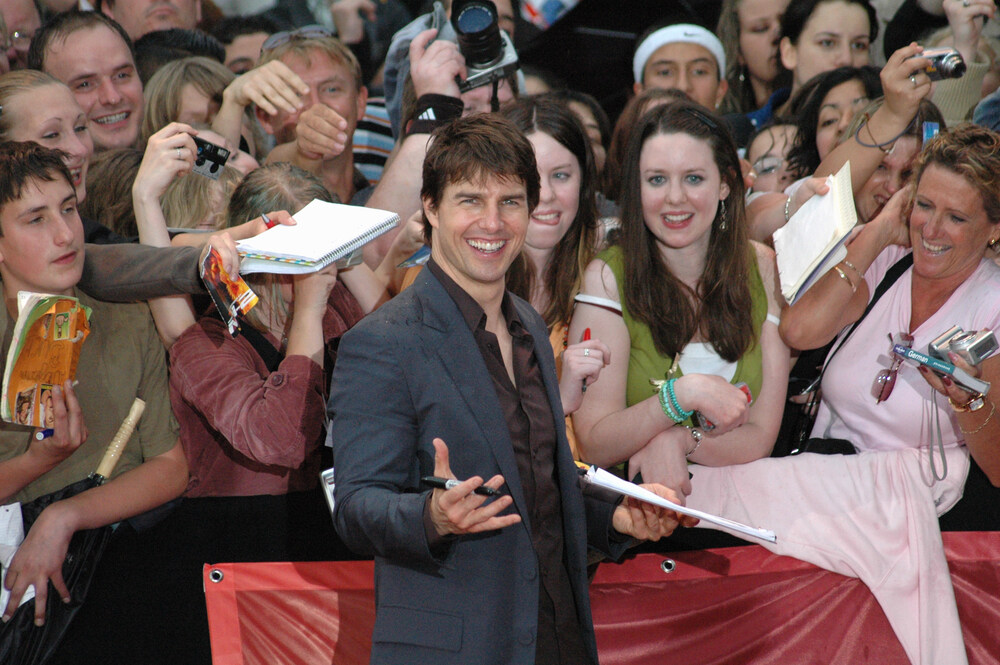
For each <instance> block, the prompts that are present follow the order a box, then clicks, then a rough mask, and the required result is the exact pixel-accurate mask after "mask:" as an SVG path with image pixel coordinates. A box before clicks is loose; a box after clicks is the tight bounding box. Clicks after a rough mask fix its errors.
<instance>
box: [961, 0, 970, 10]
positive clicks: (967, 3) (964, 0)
mask: <svg viewBox="0 0 1000 665" xmlns="http://www.w3.org/2000/svg"><path fill="white" fill-rule="evenodd" d="M962 6H963V7H965V8H968V7H969V0H962Z"/></svg>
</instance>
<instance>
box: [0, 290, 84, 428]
mask: <svg viewBox="0 0 1000 665" xmlns="http://www.w3.org/2000/svg"><path fill="white" fill-rule="evenodd" d="M17 307H18V315H17V323H16V324H15V325H14V334H13V338H12V341H11V343H10V348H9V350H8V352H7V364H6V365H5V366H4V374H3V395H2V397H0V418H2V419H3V420H5V421H7V422H12V423H17V424H19V425H30V426H33V427H52V426H53V423H54V422H55V421H54V419H55V412H54V411H53V410H52V398H51V391H52V386H58V385H62V384H63V382H65V381H72V380H73V378H74V377H75V376H76V366H77V363H78V362H79V360H80V349H81V348H82V347H83V341H84V340H85V339H87V335H89V334H90V308H89V307H87V306H85V305H81V304H80V301H79V300H77V299H76V298H73V297H70V296H58V295H49V294H46V293H30V292H28V291H19V292H18V294H17Z"/></svg>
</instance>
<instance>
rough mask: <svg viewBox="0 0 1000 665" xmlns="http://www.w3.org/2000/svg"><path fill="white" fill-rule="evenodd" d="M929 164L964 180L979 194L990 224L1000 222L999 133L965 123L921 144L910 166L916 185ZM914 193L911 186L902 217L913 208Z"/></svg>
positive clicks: (907, 217) (907, 216)
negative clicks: (919, 151)
mask: <svg viewBox="0 0 1000 665" xmlns="http://www.w3.org/2000/svg"><path fill="white" fill-rule="evenodd" d="M931 164H936V165H937V166H940V167H942V168H945V169H948V170H949V171H952V172H953V173H957V174H958V175H960V176H962V177H963V178H965V179H966V180H968V181H969V184H970V185H972V186H973V187H975V188H976V189H977V190H979V195H980V196H982V197H983V209H984V210H985V211H986V217H987V218H988V219H989V220H990V223H991V224H998V223H1000V134H997V133H996V132H994V131H993V130H990V129H986V128H985V127H980V126H979V125H973V124H969V123H965V124H962V125H959V126H958V127H956V128H955V129H952V130H951V131H948V132H941V133H940V134H938V135H937V136H935V137H934V138H933V139H931V140H930V141H928V142H927V143H925V144H924V149H923V151H922V152H921V153H920V156H919V157H917V161H916V164H915V165H914V169H913V170H914V176H913V182H915V183H917V184H919V183H920V178H922V177H923V175H924V171H925V170H927V167H928V166H930V165H931ZM916 192H917V190H916V188H914V190H913V194H912V196H911V197H910V201H909V203H908V205H907V210H906V219H909V217H910V212H911V211H912V210H913V197H915V196H916Z"/></svg>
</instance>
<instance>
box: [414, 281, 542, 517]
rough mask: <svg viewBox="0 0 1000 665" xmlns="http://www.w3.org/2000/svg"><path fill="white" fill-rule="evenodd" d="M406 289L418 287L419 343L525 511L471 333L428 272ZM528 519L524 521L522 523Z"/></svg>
mask: <svg viewBox="0 0 1000 665" xmlns="http://www.w3.org/2000/svg"><path fill="white" fill-rule="evenodd" d="M410 288H414V289H418V290H417V293H418V294H419V298H420V300H421V303H422V323H423V326H422V329H421V336H422V337H423V341H424V343H425V344H426V345H427V347H428V348H431V349H433V350H434V352H435V353H436V354H437V356H438V358H439V359H440V360H441V364H442V365H443V366H444V369H445V371H446V372H447V374H448V377H449V379H451V382H452V383H453V384H454V385H455V387H456V389H457V390H458V392H459V394H461V395H462V399H463V400H464V401H465V406H466V408H467V409H468V411H469V414H470V415H471V417H472V419H473V420H475V422H476V423H477V425H478V426H479V429H480V431H481V432H482V435H483V437H482V438H483V441H484V442H485V443H486V445H487V447H488V448H489V450H490V452H491V453H492V455H493V457H494V459H495V460H496V463H497V466H498V467H499V469H500V473H501V474H502V475H503V477H504V481H505V482H506V484H507V488H508V491H509V492H510V494H511V496H512V497H513V499H514V503H515V505H516V507H517V510H518V512H519V513H521V514H522V515H528V511H527V505H526V503H525V499H524V490H523V487H522V486H521V474H520V473H519V472H518V470H517V460H516V459H515V458H514V446H513V443H512V442H511V440H510V430H509V429H508V428H507V422H506V421H505V420H504V418H503V409H502V408H501V407H500V400H499V399H497V393H496V389H495V388H494V386H493V378H492V377H491V376H490V373H489V371H488V370H487V369H486V363H485V362H484V361H483V356H482V354H481V353H480V351H479V347H478V346H477V345H476V341H475V338H474V337H473V336H472V331H470V330H469V328H468V326H466V324H465V321H464V320H463V319H462V315H461V313H460V312H459V310H458V306H457V305H455V302H454V301H453V300H452V299H451V297H450V296H449V295H448V293H447V292H446V291H445V290H444V287H442V286H441V284H440V282H438V281H437V279H436V278H435V277H434V276H433V275H432V274H431V272H430V271H429V270H426V269H425V270H422V271H421V272H420V275H419V276H418V277H417V281H416V282H414V284H413V286H412V287H410ZM485 480H489V479H488V478H486V479H485ZM528 522H529V520H524V524H525V526H526V527H528ZM528 528H529V531H530V527H528Z"/></svg>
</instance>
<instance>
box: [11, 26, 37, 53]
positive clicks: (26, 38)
mask: <svg viewBox="0 0 1000 665" xmlns="http://www.w3.org/2000/svg"><path fill="white" fill-rule="evenodd" d="M34 36H35V33H33V32H32V33H27V32H21V31H20V30H15V31H14V32H12V33H10V43H11V44H12V45H13V46H14V48H16V49H17V50H18V51H27V50H28V47H29V46H31V40H32V39H33V38H34Z"/></svg>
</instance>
